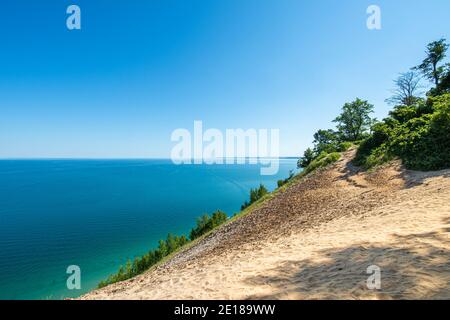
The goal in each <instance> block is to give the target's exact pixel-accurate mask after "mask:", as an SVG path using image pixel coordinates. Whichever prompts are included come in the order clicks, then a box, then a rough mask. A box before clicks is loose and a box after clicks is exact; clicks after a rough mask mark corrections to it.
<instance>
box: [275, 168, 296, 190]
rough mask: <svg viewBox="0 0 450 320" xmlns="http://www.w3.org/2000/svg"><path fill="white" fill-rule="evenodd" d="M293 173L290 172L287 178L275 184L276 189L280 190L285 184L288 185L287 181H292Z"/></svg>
mask: <svg viewBox="0 0 450 320" xmlns="http://www.w3.org/2000/svg"><path fill="white" fill-rule="evenodd" d="M294 175H295V174H294V171H293V170H291V171H289V177H287V178H286V179H282V180H278V181H277V184H278V188H281V187H282V186H284V185H285V184H286V183H288V182H289V181H291V180H292V178H293V177H294Z"/></svg>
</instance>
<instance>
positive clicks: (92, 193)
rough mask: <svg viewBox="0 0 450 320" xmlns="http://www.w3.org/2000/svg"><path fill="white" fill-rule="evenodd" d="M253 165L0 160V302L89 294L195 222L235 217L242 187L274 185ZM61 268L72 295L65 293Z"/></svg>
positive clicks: (283, 170) (284, 169) (290, 163)
mask: <svg viewBox="0 0 450 320" xmlns="http://www.w3.org/2000/svg"><path fill="white" fill-rule="evenodd" d="M295 167H296V161H295V160H293V159H283V160H280V170H279V172H278V174H277V175H275V176H261V175H260V166H259V165H250V164H246V165H183V166H177V165H174V164H172V162H171V161H170V160H3V161H0V299H61V298H64V297H76V296H79V295H80V294H83V293H86V292H88V291H90V290H91V289H93V288H95V287H96V286H97V284H98V282H99V281H100V280H103V279H105V278H106V277H107V276H108V275H109V274H111V273H115V272H116V271H117V269H118V267H119V266H120V265H123V264H125V263H126V261H127V259H134V257H135V256H140V255H142V254H144V253H146V252H147V251H148V250H149V249H152V248H154V247H156V245H157V241H158V240H159V239H161V238H165V237H166V236H167V234H168V233H169V232H170V233H175V234H183V233H184V234H188V233H189V230H190V229H191V228H192V227H193V226H194V225H195V221H196V218H197V217H199V216H201V215H202V214H204V213H212V212H213V211H215V210H217V209H221V210H223V211H225V212H226V213H227V214H228V215H229V216H231V215H233V214H234V213H235V212H238V211H239V208H240V206H241V204H242V203H243V202H244V201H245V200H247V198H248V193H249V190H250V188H254V187H257V186H258V185H259V184H260V183H263V184H264V185H265V186H266V187H268V189H270V190H273V189H275V187H276V182H277V180H278V179H281V178H286V177H287V176H288V175H289V171H290V170H292V169H295ZM70 265H78V266H80V268H81V283H82V289H81V290H75V291H70V290H68V289H67V287H66V280H67V277H68V275H67V274H66V269H67V267H68V266H70Z"/></svg>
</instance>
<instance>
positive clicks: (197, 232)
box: [189, 210, 228, 240]
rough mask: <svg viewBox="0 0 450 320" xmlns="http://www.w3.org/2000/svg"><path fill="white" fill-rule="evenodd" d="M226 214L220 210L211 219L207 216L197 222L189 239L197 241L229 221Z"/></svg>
mask: <svg viewBox="0 0 450 320" xmlns="http://www.w3.org/2000/svg"><path fill="white" fill-rule="evenodd" d="M227 219H228V217H227V215H226V213H224V212H222V211H220V210H218V211H216V212H214V213H213V215H212V216H211V217H209V216H208V215H207V214H205V215H204V216H202V217H201V218H199V219H198V220H197V226H196V227H195V228H193V229H192V230H191V233H190V235H189V238H190V239H191V240H194V239H197V238H199V237H201V236H202V235H204V234H206V233H208V232H209V231H211V230H213V229H214V228H216V227H217V226H219V225H221V224H222V223H224V222H225V221H227Z"/></svg>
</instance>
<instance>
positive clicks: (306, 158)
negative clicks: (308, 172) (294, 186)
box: [297, 148, 316, 168]
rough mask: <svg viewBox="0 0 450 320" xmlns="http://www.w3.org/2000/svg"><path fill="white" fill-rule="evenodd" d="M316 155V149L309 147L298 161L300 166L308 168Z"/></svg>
mask: <svg viewBox="0 0 450 320" xmlns="http://www.w3.org/2000/svg"><path fill="white" fill-rule="evenodd" d="M315 157H316V155H315V153H314V151H313V150H312V149H311V148H308V149H306V150H305V152H304V153H303V157H301V158H300V160H298V162H297V167H298V168H306V167H307V166H309V164H310V163H311V162H312V161H313V160H314V158H315Z"/></svg>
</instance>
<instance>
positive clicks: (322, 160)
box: [304, 152, 341, 174]
mask: <svg viewBox="0 0 450 320" xmlns="http://www.w3.org/2000/svg"><path fill="white" fill-rule="evenodd" d="M340 158H341V154H340V153H339V152H332V153H326V152H322V153H321V154H320V155H319V156H318V157H317V158H316V159H315V160H313V161H312V162H311V164H310V165H309V166H308V167H306V168H305V171H304V172H305V174H308V173H310V172H313V171H315V170H317V169H319V168H324V167H326V166H328V165H329V164H332V163H334V162H336V161H338V160H339V159H340Z"/></svg>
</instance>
